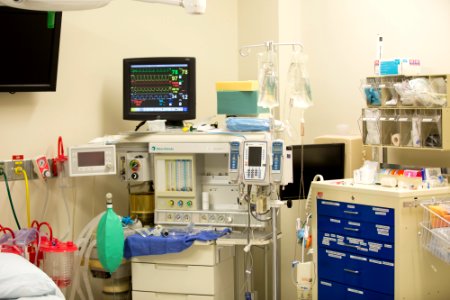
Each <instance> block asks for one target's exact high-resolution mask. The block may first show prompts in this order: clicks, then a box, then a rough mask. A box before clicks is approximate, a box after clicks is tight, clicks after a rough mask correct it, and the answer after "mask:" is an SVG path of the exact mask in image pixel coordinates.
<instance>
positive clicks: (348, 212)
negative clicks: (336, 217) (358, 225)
mask: <svg viewBox="0 0 450 300" xmlns="http://www.w3.org/2000/svg"><path fill="white" fill-rule="evenodd" d="M344 214H347V215H357V214H359V212H357V211H351V210H344Z"/></svg>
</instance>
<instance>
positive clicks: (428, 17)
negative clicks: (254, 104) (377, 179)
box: [300, 0, 450, 141]
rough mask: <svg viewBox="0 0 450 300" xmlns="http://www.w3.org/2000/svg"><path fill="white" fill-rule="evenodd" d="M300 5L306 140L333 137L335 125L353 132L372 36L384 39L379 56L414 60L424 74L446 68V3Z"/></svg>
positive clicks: (328, 0) (449, 38)
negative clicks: (308, 88)
mask: <svg viewBox="0 0 450 300" xmlns="http://www.w3.org/2000/svg"><path fill="white" fill-rule="evenodd" d="M301 6H302V14H301V16H300V20H301V27H302V41H303V43H304V44H305V47H306V50H307V53H308V54H309V57H310V61H309V71H310V75H311V84H312V88H313V98H314V103H315V105H314V107H312V108H311V109H309V110H308V111H307V112H306V140H307V141H312V138H314V137H315V136H318V135H323V134H330V133H338V130H337V126H338V125H339V124H347V125H348V126H349V127H350V128H349V132H350V133H355V134H359V129H358V125H357V120H358V118H359V116H360V112H361V111H360V109H361V108H362V107H364V106H365V101H364V98H363V97H362V93H361V92H360V83H361V80H363V79H364V78H365V77H366V76H369V75H373V60H374V58H375V57H376V39H377V34H382V35H383V36H384V57H385V58H394V57H399V56H401V57H405V56H406V57H408V56H409V57H418V58H420V59H421V61H422V66H423V72H424V73H435V74H436V73H448V72H449V70H450V58H449V56H448V53H449V50H450V19H449V17H448V16H449V12H450V2H449V1H447V0H431V1H426V0H413V1H406V0H399V1H388V0H381V1H371V0H364V1H358V0H342V1H333V0H318V1H308V0H302V1H301ZM324 120H326V122H325V121H324Z"/></svg>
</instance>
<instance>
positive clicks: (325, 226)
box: [318, 216, 395, 244]
mask: <svg viewBox="0 0 450 300" xmlns="http://www.w3.org/2000/svg"><path fill="white" fill-rule="evenodd" d="M318 227H319V228H320V229H321V230H323V231H327V232H336V233H340V234H343V235H348V236H353V237H364V238H366V239H369V240H376V241H384V242H388V243H392V244H393V243H394V241H395V239H394V226H390V225H383V224H376V223H367V222H359V221H354V220H346V219H340V218H335V217H329V216H319V220H318Z"/></svg>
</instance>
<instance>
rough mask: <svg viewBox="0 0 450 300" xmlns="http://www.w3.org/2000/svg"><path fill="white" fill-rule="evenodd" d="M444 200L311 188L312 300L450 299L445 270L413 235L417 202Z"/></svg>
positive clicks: (360, 188)
mask: <svg viewBox="0 0 450 300" xmlns="http://www.w3.org/2000/svg"><path fill="white" fill-rule="evenodd" d="M449 193H450V188H447V187H445V188H436V189H432V190H415V191H410V190H400V189H393V188H383V187H379V186H369V185H367V186H366V185H354V184H352V183H351V181H349V180H344V181H342V180H339V181H337V180H334V181H322V182H313V183H312V194H311V195H312V199H313V203H312V208H313V216H315V217H314V218H313V222H312V233H313V237H314V239H313V241H314V242H313V244H314V249H315V250H316V251H315V252H314V258H313V260H314V264H315V269H316V270H317V272H316V274H315V276H316V278H315V280H314V285H313V299H318V300H328V299H340V300H345V299H349V300H350V299H352V300H353V299H364V300H367V299H370V300H372V299H373V300H380V299H381V300H388V299H390V300H394V299H395V300H400V299H401V300H421V299H427V300H429V299H433V300H444V299H450V285H449V284H448V278H449V276H450V265H448V264H445V263H444V262H442V261H441V260H439V259H438V258H436V257H435V256H433V255H432V254H430V253H429V252H428V251H426V250H425V249H424V248H422V247H421V244H420V237H419V235H418V233H419V232H420V226H419V223H420V221H421V220H422V208H421V207H420V205H419V203H420V202H421V201H424V200H429V199H431V198H433V197H444V196H446V195H448V194H449Z"/></svg>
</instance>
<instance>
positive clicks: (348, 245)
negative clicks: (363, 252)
mask: <svg viewBox="0 0 450 300" xmlns="http://www.w3.org/2000/svg"><path fill="white" fill-rule="evenodd" d="M341 245H342V246H345V247H352V248H356V249H359V246H357V245H351V244H346V243H342V244H341Z"/></svg>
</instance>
